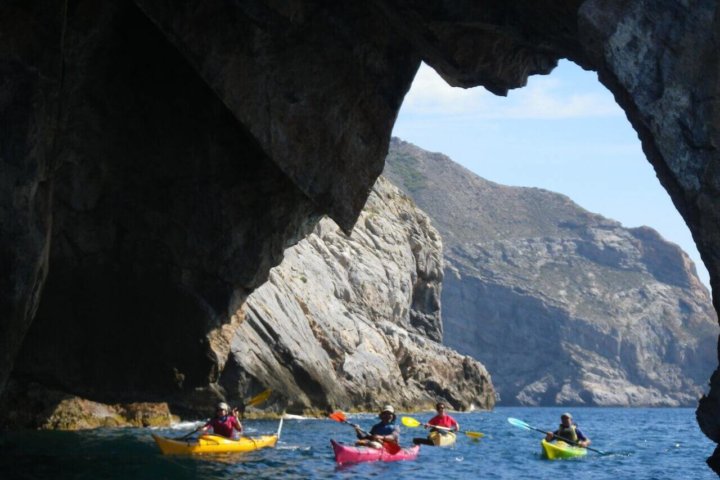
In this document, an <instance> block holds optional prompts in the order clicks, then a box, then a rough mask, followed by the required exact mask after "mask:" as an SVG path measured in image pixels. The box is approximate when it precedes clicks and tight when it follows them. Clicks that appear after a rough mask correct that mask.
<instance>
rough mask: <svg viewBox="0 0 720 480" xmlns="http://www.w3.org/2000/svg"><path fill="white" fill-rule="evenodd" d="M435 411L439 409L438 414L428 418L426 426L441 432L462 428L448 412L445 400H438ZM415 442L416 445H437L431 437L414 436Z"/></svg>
mask: <svg viewBox="0 0 720 480" xmlns="http://www.w3.org/2000/svg"><path fill="white" fill-rule="evenodd" d="M435 411H437V415H435V416H434V417H433V418H431V419H430V420H428V422H427V423H426V424H425V428H430V429H431V431H433V430H436V431H439V432H441V433H445V432H448V431H455V432H457V431H459V430H460V424H459V423H458V422H457V421H456V420H455V419H454V418H453V417H451V416H450V415H448V414H447V413H446V411H447V406H446V405H445V404H444V403H443V402H438V403H437V404H436V405H435ZM432 427H443V428H432ZM413 443H414V444H415V445H435V444H434V443H433V441H432V440H430V439H429V438H413Z"/></svg>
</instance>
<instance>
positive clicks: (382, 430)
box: [370, 422, 397, 435]
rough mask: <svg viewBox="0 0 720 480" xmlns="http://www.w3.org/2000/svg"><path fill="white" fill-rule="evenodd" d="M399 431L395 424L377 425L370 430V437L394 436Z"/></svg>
mask: <svg viewBox="0 0 720 480" xmlns="http://www.w3.org/2000/svg"><path fill="white" fill-rule="evenodd" d="M396 430H397V425H396V424H395V422H391V423H383V422H380V423H377V424H375V425H373V427H372V429H371V430H370V435H392V434H393V433H395V431H396Z"/></svg>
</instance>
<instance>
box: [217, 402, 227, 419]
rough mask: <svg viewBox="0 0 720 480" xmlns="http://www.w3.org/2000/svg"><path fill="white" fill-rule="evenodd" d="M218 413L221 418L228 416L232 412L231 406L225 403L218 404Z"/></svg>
mask: <svg viewBox="0 0 720 480" xmlns="http://www.w3.org/2000/svg"><path fill="white" fill-rule="evenodd" d="M216 412H217V414H218V416H219V417H222V416H224V415H227V414H228V413H229V412H230V406H229V405H228V404H227V403H225V402H220V403H218V404H217V409H216Z"/></svg>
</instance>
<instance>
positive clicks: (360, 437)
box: [353, 423, 368, 440]
mask: <svg viewBox="0 0 720 480" xmlns="http://www.w3.org/2000/svg"><path fill="white" fill-rule="evenodd" d="M353 428H354V429H355V435H356V436H357V438H358V440H364V439H366V438H368V435H367V434H366V433H365V432H364V431H363V430H362V429H361V428H360V425H358V424H356V423H354V424H353Z"/></svg>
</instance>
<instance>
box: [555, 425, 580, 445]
mask: <svg viewBox="0 0 720 480" xmlns="http://www.w3.org/2000/svg"><path fill="white" fill-rule="evenodd" d="M576 428H577V426H576V425H575V424H574V423H573V424H572V425H570V426H569V427H566V426H565V425H563V424H562V423H561V424H560V427H558V429H557V430H556V431H555V436H557V437H562V438H564V439H567V440H571V441H572V442H573V443H577V441H578V436H577V432H576V431H575V429H576Z"/></svg>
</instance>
